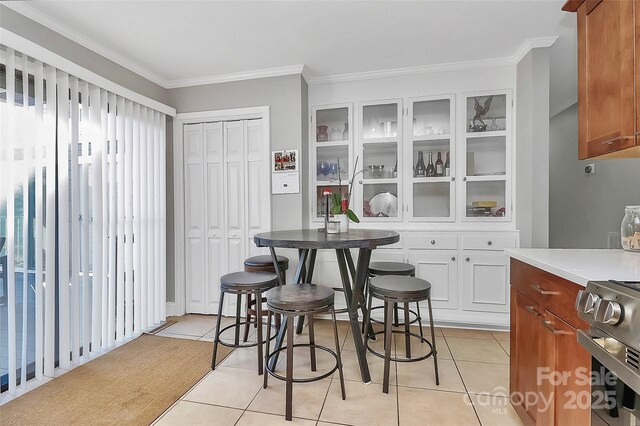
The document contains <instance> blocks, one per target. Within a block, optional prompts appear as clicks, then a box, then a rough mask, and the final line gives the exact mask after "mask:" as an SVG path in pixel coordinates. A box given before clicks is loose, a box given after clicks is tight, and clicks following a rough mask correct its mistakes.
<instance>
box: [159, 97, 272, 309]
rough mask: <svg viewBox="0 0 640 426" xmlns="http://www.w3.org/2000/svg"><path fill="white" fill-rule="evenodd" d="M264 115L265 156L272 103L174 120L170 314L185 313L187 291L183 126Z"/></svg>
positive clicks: (178, 116)
mask: <svg viewBox="0 0 640 426" xmlns="http://www.w3.org/2000/svg"><path fill="white" fill-rule="evenodd" d="M255 118H262V119H263V129H264V131H263V135H264V142H263V143H264V144H265V145H266V147H267V149H266V150H265V160H266V161H270V158H271V149H270V147H271V132H270V126H269V106H259V107H251V108H235V109H225V110H215V111H199V112H187V113H179V114H176V116H175V118H174V120H173V223H174V241H173V244H174V262H175V275H174V282H175V302H167V315H184V313H185V295H186V278H185V276H186V271H185V260H186V259H185V255H186V253H185V239H184V237H185V229H184V228H185V222H184V205H185V194H184V150H183V148H184V141H183V126H184V125H185V124H192V123H202V122H210V121H230V120H248V119H255ZM265 170H266V174H267V175H268V176H265V179H269V187H271V183H270V182H271V173H269V171H270V167H266V168H265ZM265 207H266V208H268V209H269V211H271V197H267V205H266V206H265Z"/></svg>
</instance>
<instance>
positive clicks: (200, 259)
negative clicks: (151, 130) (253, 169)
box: [183, 124, 207, 313]
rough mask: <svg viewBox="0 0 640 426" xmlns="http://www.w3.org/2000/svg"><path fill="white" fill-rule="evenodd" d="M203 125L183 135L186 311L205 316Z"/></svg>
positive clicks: (186, 128)
mask: <svg viewBox="0 0 640 426" xmlns="http://www.w3.org/2000/svg"><path fill="white" fill-rule="evenodd" d="M203 130H204V125H203V124H187V125H185V126H184V127H183V132H184V134H183V136H184V190H185V191H184V194H185V206H184V213H185V214H184V218H185V237H186V241H185V254H186V265H185V266H186V268H185V270H186V277H185V278H186V282H187V285H186V290H187V291H186V293H187V294H186V307H185V308H186V311H187V312H189V313H206V297H207V294H206V283H207V275H206V269H205V265H206V262H205V259H206V258H205V240H204V229H205V205H204V200H205V186H204V184H205V182H204V164H203V149H204V131H203Z"/></svg>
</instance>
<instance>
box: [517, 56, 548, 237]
mask: <svg viewBox="0 0 640 426" xmlns="http://www.w3.org/2000/svg"><path fill="white" fill-rule="evenodd" d="M549 55H550V51H549V48H537V49H532V50H531V51H530V52H529V53H527V54H526V55H525V56H524V58H522V60H520V62H518V65H517V70H516V111H517V117H516V170H517V179H516V183H515V185H516V191H515V194H516V228H517V229H519V230H520V245H521V246H522V247H548V244H549V57H550V56H549Z"/></svg>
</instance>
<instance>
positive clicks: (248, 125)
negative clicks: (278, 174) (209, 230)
mask: <svg viewBox="0 0 640 426" xmlns="http://www.w3.org/2000/svg"><path fill="white" fill-rule="evenodd" d="M262 124H263V119H258V120H246V121H245V122H244V129H245V130H244V132H245V135H246V141H247V142H246V145H247V162H246V164H247V170H246V172H245V176H246V177H247V185H246V188H247V190H246V192H245V204H246V205H247V206H248V208H247V209H245V220H246V222H247V252H248V253H247V256H256V255H259V254H269V251H268V250H267V249H266V248H264V247H263V248H259V247H256V245H255V243H254V242H253V237H254V236H255V235H256V234H259V233H261V232H267V231H268V230H269V229H271V226H270V225H271V224H270V220H271V203H270V199H269V198H270V196H271V188H270V186H269V179H265V176H269V167H270V165H271V163H270V161H269V152H268V151H269V147H267V146H265V144H264V133H263V132H264V130H263V129H264V128H263V125H262Z"/></svg>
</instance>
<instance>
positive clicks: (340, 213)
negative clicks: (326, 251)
mask: <svg viewBox="0 0 640 426" xmlns="http://www.w3.org/2000/svg"><path fill="white" fill-rule="evenodd" d="M358 160H359V157H356V161H355V164H354V165H353V175H352V176H351V179H349V181H348V190H347V193H344V192H343V191H342V169H341V168H340V159H338V192H334V193H332V194H331V196H332V200H331V213H333V217H334V218H335V219H337V220H338V221H339V222H340V232H341V233H345V232H348V231H349V220H352V221H353V222H355V223H360V218H358V215H356V214H355V212H354V211H353V210H351V208H350V207H349V206H350V204H351V194H352V191H353V183H354V181H355V179H356V176H358V175H359V174H360V173H362V172H363V171H364V170H358Z"/></svg>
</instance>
